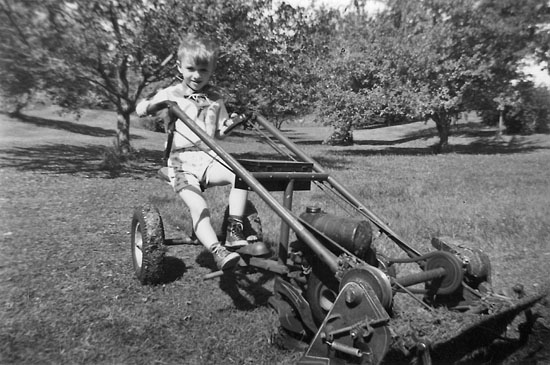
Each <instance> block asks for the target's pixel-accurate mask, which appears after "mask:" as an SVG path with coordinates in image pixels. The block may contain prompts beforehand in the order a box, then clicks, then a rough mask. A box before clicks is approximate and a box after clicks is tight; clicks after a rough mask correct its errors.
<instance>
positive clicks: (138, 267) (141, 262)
mask: <svg viewBox="0 0 550 365" xmlns="http://www.w3.org/2000/svg"><path fill="white" fill-rule="evenodd" d="M131 234H132V236H131V244H132V262H133V266H134V272H135V274H136V277H137V278H138V280H139V281H140V283H141V284H143V285H146V284H158V283H159V282H161V280H162V278H163V276H164V267H163V264H164V255H165V253H166V247H165V246H164V226H163V224H162V218H161V216H160V214H159V211H158V209H157V208H156V207H155V206H154V205H152V204H146V205H144V206H141V207H138V208H136V209H135V210H134V215H133V218H132V231H131Z"/></svg>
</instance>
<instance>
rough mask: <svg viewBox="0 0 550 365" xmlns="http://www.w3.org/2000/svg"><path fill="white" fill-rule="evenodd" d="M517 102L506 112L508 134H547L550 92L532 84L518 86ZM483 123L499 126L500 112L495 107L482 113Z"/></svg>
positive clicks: (549, 116)
mask: <svg viewBox="0 0 550 365" xmlns="http://www.w3.org/2000/svg"><path fill="white" fill-rule="evenodd" d="M516 92H517V95H518V97H517V101H516V102H514V103H512V104H511V105H507V106H506V107H505V110H504V125H505V126H506V132H507V133H512V134H514V133H525V134H531V133H545V132H548V129H549V125H548V123H549V118H550V90H548V89H547V88H545V87H535V86H534V85H533V84H532V83H530V82H527V83H520V84H518V85H517V86H516ZM480 116H481V119H482V121H483V123H485V124H487V125H497V124H498V120H499V116H500V112H499V111H498V110H497V108H496V107H495V108H494V109H491V110H483V111H481V112H480Z"/></svg>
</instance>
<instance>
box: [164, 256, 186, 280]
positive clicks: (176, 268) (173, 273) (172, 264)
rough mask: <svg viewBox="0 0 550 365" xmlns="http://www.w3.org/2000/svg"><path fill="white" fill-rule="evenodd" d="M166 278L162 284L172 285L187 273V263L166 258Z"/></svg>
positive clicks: (177, 259)
mask: <svg viewBox="0 0 550 365" xmlns="http://www.w3.org/2000/svg"><path fill="white" fill-rule="evenodd" d="M163 265H164V277H163V278H162V279H163V280H162V282H161V284H168V283H172V282H174V281H176V280H179V279H181V278H182V277H183V275H184V274H185V273H186V272H187V266H185V263H184V262H183V261H182V260H180V259H179V258H177V257H174V256H166V257H164V262H163Z"/></svg>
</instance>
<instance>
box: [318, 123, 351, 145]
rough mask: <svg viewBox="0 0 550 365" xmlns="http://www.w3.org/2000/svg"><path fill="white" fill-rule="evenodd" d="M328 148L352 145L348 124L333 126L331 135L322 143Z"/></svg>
mask: <svg viewBox="0 0 550 365" xmlns="http://www.w3.org/2000/svg"><path fill="white" fill-rule="evenodd" d="M323 143H324V144H328V145H330V146H351V145H352V144H353V130H352V129H351V123H350V122H341V123H336V124H334V129H333V130H332V133H331V134H330V135H329V136H328V137H327V139H325V140H324V141H323Z"/></svg>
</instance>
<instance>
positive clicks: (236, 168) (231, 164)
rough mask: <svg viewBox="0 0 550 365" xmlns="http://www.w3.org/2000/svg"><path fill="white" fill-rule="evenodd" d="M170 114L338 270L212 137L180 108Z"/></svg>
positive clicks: (334, 261) (312, 238) (331, 256)
mask: <svg viewBox="0 0 550 365" xmlns="http://www.w3.org/2000/svg"><path fill="white" fill-rule="evenodd" d="M170 113H171V114H173V115H174V116H176V117H177V118H178V119H180V120H181V121H182V122H183V123H184V124H185V125H186V126H187V127H188V128H189V129H190V130H191V131H192V132H193V133H195V134H196V135H197V136H198V137H199V138H200V139H201V140H202V141H203V142H204V143H205V144H206V145H207V146H208V147H210V148H211V149H212V150H213V151H214V152H215V153H216V154H217V155H218V156H219V158H220V159H222V161H224V162H225V163H226V164H227V165H228V166H229V167H230V168H231V169H232V170H233V172H234V173H235V175H237V176H239V177H240V178H241V179H242V180H243V181H244V182H245V183H246V184H248V186H249V187H250V188H251V189H252V190H253V191H254V192H255V193H256V194H258V196H260V198H262V199H263V200H264V202H265V203H266V204H267V205H268V206H269V207H270V208H271V209H273V211H274V212H275V213H276V214H277V215H278V216H279V217H280V218H281V219H282V221H283V222H284V223H285V224H287V225H288V227H289V228H290V229H292V230H293V231H294V233H296V235H297V236H298V237H299V238H300V239H301V240H302V241H304V242H305V243H306V244H307V245H308V246H309V247H310V248H311V249H312V250H313V251H314V252H315V254H317V256H318V257H319V258H320V259H321V260H322V261H323V262H324V263H325V264H327V266H328V267H329V268H330V270H331V271H332V272H334V273H336V271H337V270H338V260H337V257H336V255H334V254H333V253H332V252H331V251H330V250H328V249H327V248H326V247H324V246H323V244H321V243H320V242H319V240H317V239H316V238H315V236H314V235H313V234H312V233H311V232H310V231H309V230H307V229H306V228H305V227H304V225H302V223H300V221H299V220H298V218H297V217H296V216H295V215H294V214H293V213H292V212H291V211H290V210H289V209H288V208H286V207H284V206H282V205H281V204H280V203H279V202H278V201H277V200H276V199H275V198H274V197H273V196H272V195H271V194H270V193H269V192H268V191H267V189H265V188H264V187H263V186H262V185H261V184H260V182H259V181H258V180H257V179H256V178H255V177H254V176H253V175H252V174H251V173H250V172H249V171H248V170H246V169H245V168H244V167H243V166H242V165H241V164H240V163H239V162H238V161H237V160H236V159H235V158H234V157H233V156H231V155H230V154H229V153H227V152H226V151H225V150H224V149H223V148H221V147H220V146H219V145H218V144H217V143H216V142H215V141H214V139H213V138H212V137H210V136H209V135H208V134H206V132H205V131H204V130H202V129H201V128H200V127H199V126H197V125H196V124H195V122H194V121H193V120H192V119H191V118H189V117H188V116H187V115H186V114H185V113H184V112H183V111H182V110H181V109H180V108H178V107H177V106H172V107H170ZM273 128H274V127H273Z"/></svg>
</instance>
